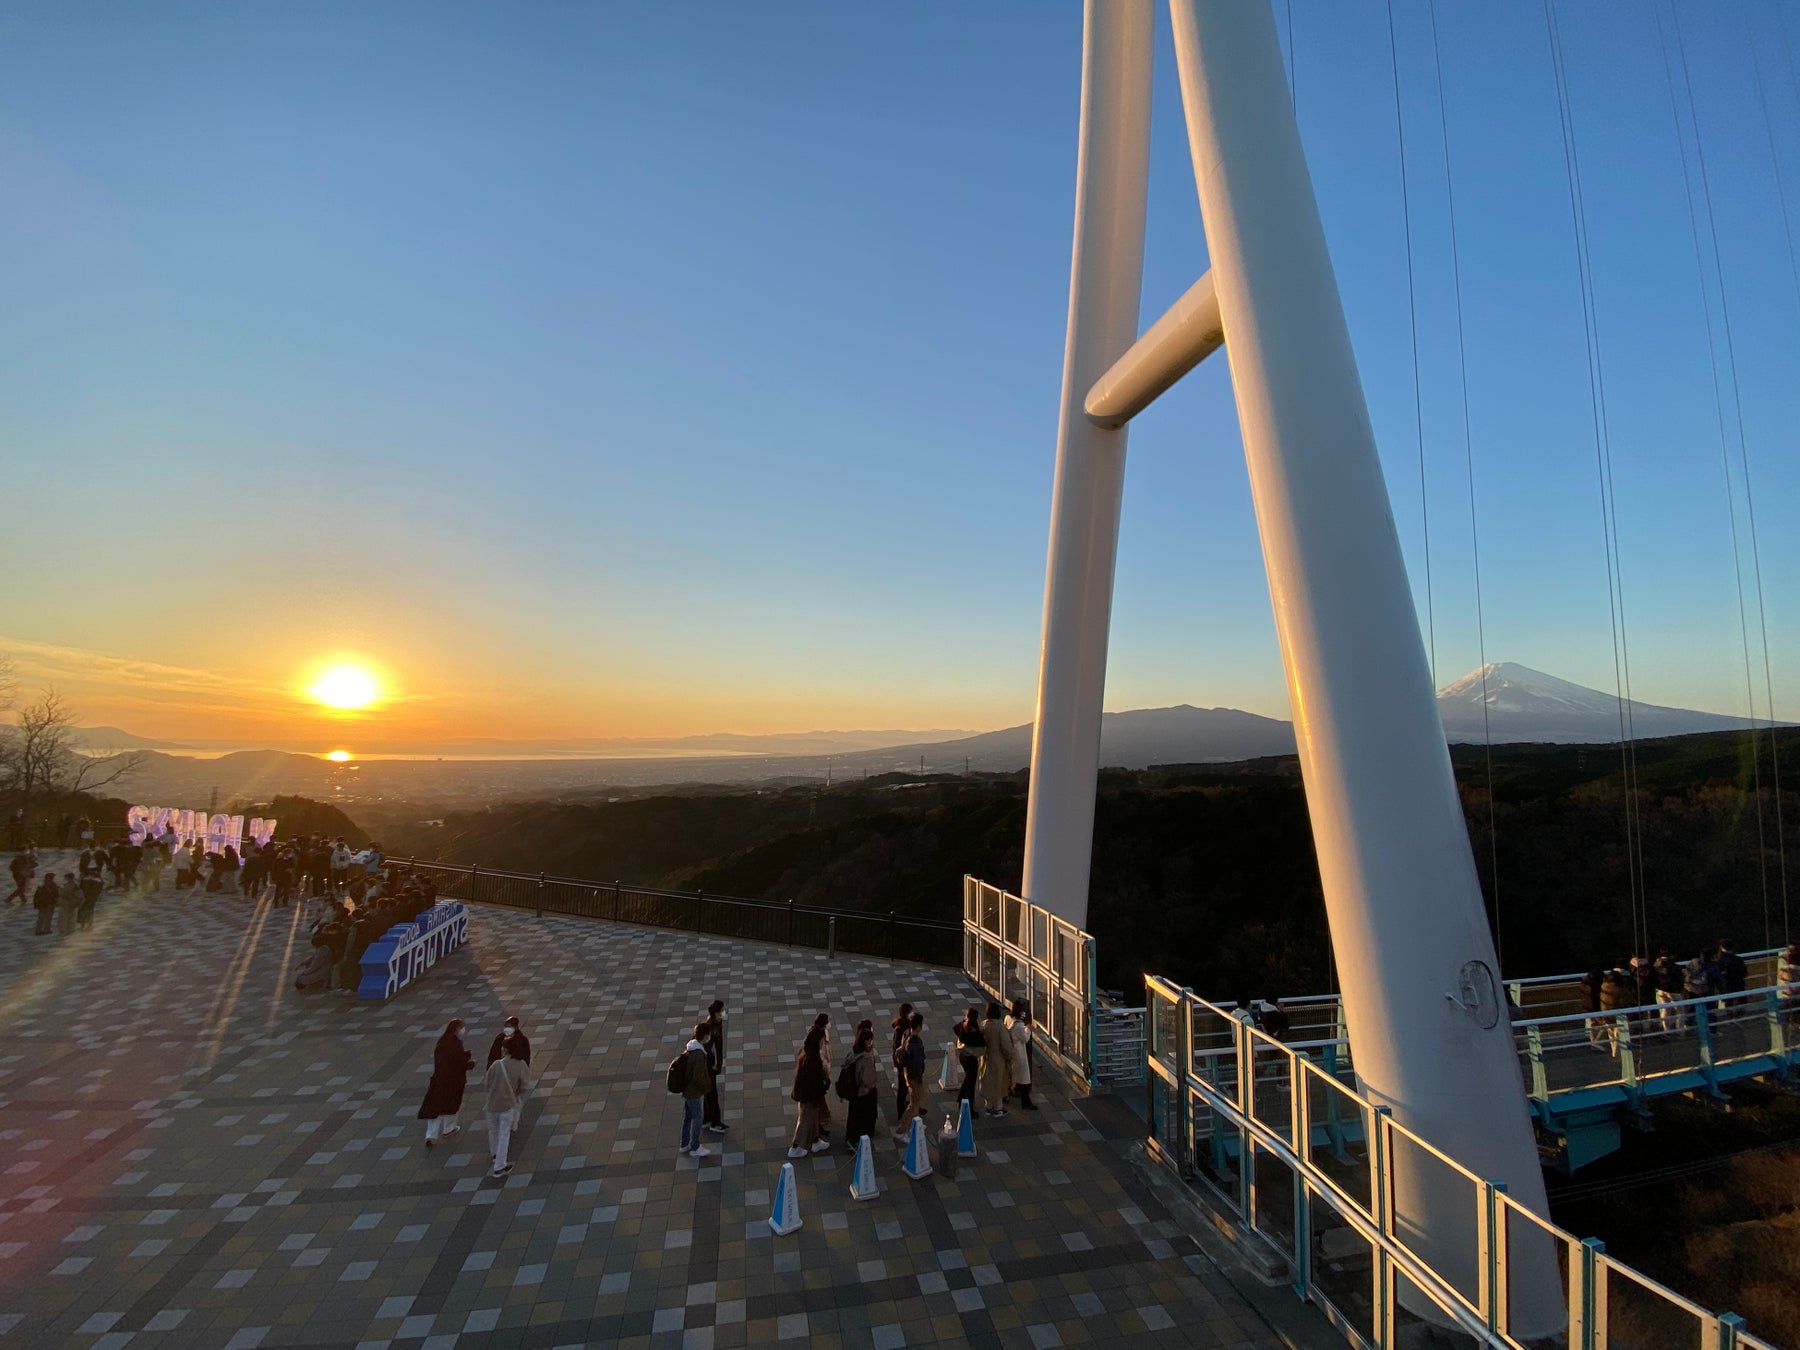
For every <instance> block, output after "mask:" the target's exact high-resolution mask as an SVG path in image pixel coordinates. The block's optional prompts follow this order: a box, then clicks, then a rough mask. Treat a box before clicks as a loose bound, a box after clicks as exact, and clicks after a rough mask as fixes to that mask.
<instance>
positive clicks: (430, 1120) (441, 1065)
mask: <svg viewBox="0 0 1800 1350" xmlns="http://www.w3.org/2000/svg"><path fill="white" fill-rule="evenodd" d="M463 1030H464V1024H463V1020H462V1018H460V1017H453V1018H451V1019H450V1024H449V1025H448V1026H446V1027H445V1028H444V1034H443V1035H441V1036H439V1037H438V1039H437V1044H436V1045H435V1046H433V1047H432V1051H431V1081H430V1082H429V1083H427V1084H426V1085H425V1100H424V1101H423V1102H422V1103H421V1104H420V1106H419V1119H420V1120H422V1121H424V1122H425V1147H426V1148H430V1147H432V1146H433V1145H434V1144H436V1143H437V1141H438V1140H440V1139H448V1138H449V1137H450V1136H451V1135H453V1134H455V1133H456V1132H457V1131H458V1130H459V1129H461V1128H462V1127H461V1126H459V1125H458V1124H457V1123H456V1113H457V1112H459V1111H461V1110H462V1102H463V1093H464V1091H465V1090H467V1088H468V1086H469V1070H470V1069H473V1068H474V1067H475V1056H473V1055H471V1054H470V1053H469V1051H468V1047H466V1046H465V1045H464V1044H463Z"/></svg>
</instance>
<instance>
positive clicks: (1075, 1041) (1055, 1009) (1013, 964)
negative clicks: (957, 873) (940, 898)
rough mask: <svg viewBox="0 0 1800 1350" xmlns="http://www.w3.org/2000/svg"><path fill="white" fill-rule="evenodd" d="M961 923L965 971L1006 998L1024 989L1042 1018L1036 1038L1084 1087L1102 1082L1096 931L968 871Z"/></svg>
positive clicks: (995, 994) (993, 994) (996, 995)
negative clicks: (1097, 1032)
mask: <svg viewBox="0 0 1800 1350" xmlns="http://www.w3.org/2000/svg"><path fill="white" fill-rule="evenodd" d="M961 927H962V934H963V973H964V974H965V975H967V976H968V977H969V979H970V980H972V981H974V983H975V984H976V985H977V986H979V987H980V988H981V989H983V990H985V991H986V992H987V993H988V994H989V996H990V997H993V998H996V999H999V1000H1000V1001H1001V1002H1005V1001H1006V1000H1007V999H1009V998H1011V997H1014V995H1015V992H1016V991H1018V990H1023V991H1024V993H1025V995H1026V997H1027V998H1028V999H1029V1001H1030V1003H1031V1006H1032V1014H1033V1016H1034V1017H1035V1018H1036V1019H1037V1021H1036V1024H1035V1025H1036V1032H1037V1044H1040V1045H1043V1046H1044V1048H1045V1049H1046V1050H1047V1051H1049V1053H1050V1054H1051V1056H1052V1057H1053V1058H1054V1059H1055V1060H1056V1061H1057V1062H1058V1063H1059V1064H1060V1065H1062V1067H1063V1068H1064V1069H1065V1070H1066V1071H1067V1072H1068V1073H1069V1074H1070V1075H1071V1076H1072V1077H1073V1078H1074V1079H1075V1080H1076V1083H1077V1085H1078V1086H1081V1087H1087V1086H1091V1085H1093V1084H1094V1083H1095V1082H1097V1081H1098V1075H1097V1068H1096V1064H1095V1058H1094V1048H1095V1047H1094V1040H1095V1031H1094V1024H1095V1017H1096V1014H1097V1013H1098V1011H1099V1006H1100V991H1099V981H1098V976H1097V974H1096V969H1095V959H1094V939H1093V937H1092V935H1091V934H1088V933H1084V932H1082V931H1081V929H1079V928H1077V927H1075V925H1074V924H1072V923H1070V922H1069V921H1068V920H1066V919H1063V918H1061V917H1059V916H1057V915H1055V914H1053V913H1051V912H1050V911H1049V910H1047V909H1045V908H1044V907H1043V906H1042V905H1035V904H1032V903H1031V902H1030V901H1029V900H1026V899H1024V898H1023V897H1022V896H1017V895H1014V894H1012V892H1010V891H1006V890H1002V889H1001V888H1000V887H998V886H995V885H992V884H991V883H989V882H986V881H982V880H981V879H980V878H978V877H972V876H967V875H965V876H964V877H963V921H962V925H961ZM1009 934H1016V935H1017V939H1018V940H1015V938H1014V937H1013V936H1010V935H1009ZM1009 977H1011V978H1009Z"/></svg>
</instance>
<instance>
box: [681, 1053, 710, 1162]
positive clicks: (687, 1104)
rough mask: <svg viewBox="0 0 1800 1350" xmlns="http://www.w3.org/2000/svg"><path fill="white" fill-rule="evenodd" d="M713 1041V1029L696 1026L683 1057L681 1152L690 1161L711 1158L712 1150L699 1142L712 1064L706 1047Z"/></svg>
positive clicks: (704, 1116)
mask: <svg viewBox="0 0 1800 1350" xmlns="http://www.w3.org/2000/svg"><path fill="white" fill-rule="evenodd" d="M711 1039H712V1028H711V1027H710V1026H708V1025H707V1024H706V1023H705V1022H699V1023H696V1024H695V1026H694V1035H693V1039H692V1040H690V1041H689V1042H688V1043H687V1049H686V1050H684V1051H682V1055H683V1057H684V1058H685V1060H686V1061H687V1068H686V1069H685V1070H684V1071H683V1077H682V1080H681V1151H682V1152H683V1153H685V1154H687V1155H688V1157H690V1158H710V1157H711V1156H712V1150H711V1149H710V1148H708V1147H706V1145H705V1144H702V1143H701V1142H700V1125H701V1122H702V1121H703V1120H704V1119H705V1118H706V1094H707V1093H708V1092H709V1091H711V1090H712V1061H711V1060H710V1059H709V1058H708V1057H707V1053H706V1043H707V1042H708V1041H710V1040H711Z"/></svg>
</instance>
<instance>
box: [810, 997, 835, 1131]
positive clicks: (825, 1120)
mask: <svg viewBox="0 0 1800 1350" xmlns="http://www.w3.org/2000/svg"><path fill="white" fill-rule="evenodd" d="M813 1030H815V1031H822V1032H824V1033H825V1043H826V1045H827V1046H828V1047H829V1046H830V1044H831V1014H830V1013H820V1014H819V1015H818V1016H817V1017H815V1018H813ZM827 1058H828V1059H829V1056H828V1057H827ZM826 1069H827V1071H829V1069H830V1064H829V1063H827V1065H826ZM826 1089H827V1090H826V1093H825V1095H824V1096H823V1097H821V1098H819V1138H821V1139H825V1140H829V1139H830V1138H831V1092H830V1083H829V1081H827V1084H826Z"/></svg>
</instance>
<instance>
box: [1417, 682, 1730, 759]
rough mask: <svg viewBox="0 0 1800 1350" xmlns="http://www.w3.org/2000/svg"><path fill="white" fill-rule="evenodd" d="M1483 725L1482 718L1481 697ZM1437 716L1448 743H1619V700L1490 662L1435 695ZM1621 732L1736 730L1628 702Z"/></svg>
mask: <svg viewBox="0 0 1800 1350" xmlns="http://www.w3.org/2000/svg"><path fill="white" fill-rule="evenodd" d="M1484 676H1485V677H1486V679H1485V694H1486V699H1487V718H1486V722H1485V724H1484V722H1483V718H1482V698H1483V693H1484V681H1483V677H1484ZM1437 704H1438V716H1439V718H1441V719H1442V721H1443V723H1444V735H1445V737H1446V738H1447V739H1449V740H1451V741H1480V740H1483V739H1486V738H1488V737H1490V736H1491V737H1492V739H1493V741H1494V743H1495V744H1496V745H1498V744H1500V743H1501V742H1503V741H1556V742H1561V743H1564V744H1580V743H1593V742H1614V741H1617V740H1619V739H1620V734H1619V727H1620V717H1619V700H1618V698H1617V697H1615V696H1614V695H1612V694H1608V693H1604V692H1602V691H1601V690H1598V689H1589V688H1588V687H1587V686H1586V685H1580V684H1571V683H1570V682H1569V681H1568V680H1559V679H1557V678H1556V676H1554V675H1546V674H1544V672H1543V671H1541V670H1532V669H1531V668H1530V667H1529V666H1521V665H1518V664H1517V663H1515V662H1512V661H1493V662H1489V663H1488V664H1487V665H1486V666H1482V667H1479V668H1477V669H1475V670H1472V671H1470V672H1469V673H1468V674H1467V675H1464V676H1463V677H1462V678H1461V679H1460V680H1457V681H1456V682H1455V683H1453V684H1448V685H1445V686H1444V687H1443V688H1442V689H1440V690H1439V691H1438V696H1437ZM1626 707H1627V708H1628V709H1629V712H1630V722H1629V724H1628V730H1629V732H1630V734H1631V736H1632V737H1633V738H1634V739H1637V740H1644V739H1648V738H1650V737H1655V736H1686V735H1689V734H1691V733H1693V732H1698V731H1741V730H1743V729H1744V727H1746V726H1747V725H1748V723H1747V722H1746V721H1745V720H1744V719H1743V718H1741V717H1728V716H1725V715H1723V714H1720V713H1709V712H1695V711H1693V710H1692V709H1689V708H1665V707H1662V706H1661V705H1659V704H1655V703H1639V702H1638V701H1637V700H1635V699H1633V700H1631V701H1630V702H1629V703H1628V704H1627V705H1626Z"/></svg>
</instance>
